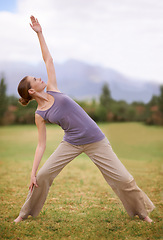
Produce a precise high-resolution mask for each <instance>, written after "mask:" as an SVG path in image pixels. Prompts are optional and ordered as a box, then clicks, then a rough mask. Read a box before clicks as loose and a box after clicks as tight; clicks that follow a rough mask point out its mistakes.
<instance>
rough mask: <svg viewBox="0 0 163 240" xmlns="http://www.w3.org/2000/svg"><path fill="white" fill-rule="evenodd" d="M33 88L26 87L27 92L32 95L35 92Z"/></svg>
mask: <svg viewBox="0 0 163 240" xmlns="http://www.w3.org/2000/svg"><path fill="white" fill-rule="evenodd" d="M35 92H36V91H35V90H34V89H33V88H30V89H28V93H29V94H30V95H31V96H33V95H34V94H35Z"/></svg>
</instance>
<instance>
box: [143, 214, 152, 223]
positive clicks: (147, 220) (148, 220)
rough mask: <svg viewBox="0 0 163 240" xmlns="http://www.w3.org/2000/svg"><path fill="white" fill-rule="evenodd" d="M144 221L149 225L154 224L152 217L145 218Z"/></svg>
mask: <svg viewBox="0 0 163 240" xmlns="http://www.w3.org/2000/svg"><path fill="white" fill-rule="evenodd" d="M144 221H146V222H149V223H151V222H153V220H152V219H151V218H150V217H148V216H146V217H145V218H144Z"/></svg>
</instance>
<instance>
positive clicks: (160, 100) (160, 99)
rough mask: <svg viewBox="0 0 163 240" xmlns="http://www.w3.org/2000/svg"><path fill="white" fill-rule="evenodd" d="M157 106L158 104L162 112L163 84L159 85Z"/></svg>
mask: <svg viewBox="0 0 163 240" xmlns="http://www.w3.org/2000/svg"><path fill="white" fill-rule="evenodd" d="M158 106H159V110H160V112H162V113H163V85H162V86H160V96H159V98H158Z"/></svg>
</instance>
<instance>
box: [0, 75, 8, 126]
mask: <svg viewBox="0 0 163 240" xmlns="http://www.w3.org/2000/svg"><path fill="white" fill-rule="evenodd" d="M6 89H7V86H6V84H5V79H4V77H2V78H1V81H0V124H2V119H3V116H4V114H5V112H6V111H7V107H8V102H7V96H6Z"/></svg>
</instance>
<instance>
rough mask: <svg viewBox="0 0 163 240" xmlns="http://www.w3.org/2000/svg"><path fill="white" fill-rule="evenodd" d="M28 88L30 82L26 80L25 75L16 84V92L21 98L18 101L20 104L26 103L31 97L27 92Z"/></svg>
mask: <svg viewBox="0 0 163 240" xmlns="http://www.w3.org/2000/svg"><path fill="white" fill-rule="evenodd" d="M30 88H31V85H30V82H29V81H28V80H27V76H26V77H24V78H23V79H22V80H21V81H20V83H19V85H18V93H19V95H20V96H21V98H19V102H20V103H21V104H22V105H27V104H28V103H29V101H30V100H31V99H32V97H31V96H30V94H29V92H28V90H29V89H30Z"/></svg>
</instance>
